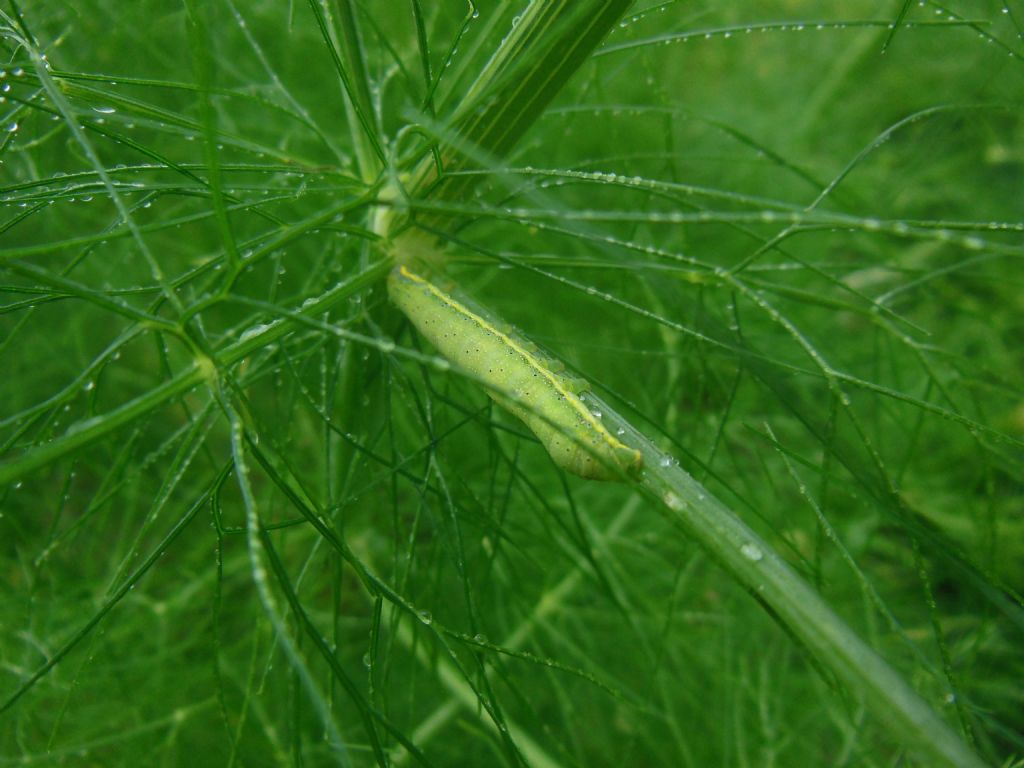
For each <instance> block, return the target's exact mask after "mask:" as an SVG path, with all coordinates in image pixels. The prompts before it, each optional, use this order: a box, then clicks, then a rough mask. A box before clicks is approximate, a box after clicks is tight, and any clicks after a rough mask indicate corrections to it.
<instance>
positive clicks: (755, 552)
mask: <svg viewBox="0 0 1024 768" xmlns="http://www.w3.org/2000/svg"><path fill="white" fill-rule="evenodd" d="M740 554H741V555H743V556H744V557H745V558H747V560H750V561H751V562H754V563H756V562H758V561H759V560H760V559H761V558H763V557H764V553H763V552H762V551H761V548H760V547H758V546H757V545H756V544H744V545H743V546H742V547H740Z"/></svg>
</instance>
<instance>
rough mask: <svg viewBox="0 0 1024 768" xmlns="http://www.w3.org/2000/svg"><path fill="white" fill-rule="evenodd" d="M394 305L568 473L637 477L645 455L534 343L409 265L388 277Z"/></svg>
mask: <svg viewBox="0 0 1024 768" xmlns="http://www.w3.org/2000/svg"><path fill="white" fill-rule="evenodd" d="M388 294H389V295H390V296H391V300H392V301H393V302H394V303H395V304H396V305H398V307H399V309H401V310H402V312H404V313H405V315H406V316H407V317H408V318H409V319H410V320H411V321H412V323H413V325H415V326H416V328H417V330H419V332H420V333H421V334H423V336H425V337H426V338H427V340H428V341H430V343H431V344H433V345H434V346H435V347H436V348H437V350H438V351H439V352H440V353H441V354H442V355H444V356H445V357H446V358H447V359H448V360H450V361H451V362H453V363H455V364H456V365H458V366H459V367H460V368H462V369H464V370H466V371H469V372H470V373H473V374H475V375H476V376H478V377H480V379H481V380H482V381H483V382H485V386H486V388H487V393H488V394H489V395H490V396H491V398H492V399H493V400H494V401H495V402H496V403H498V404H499V405H500V406H502V407H503V408H505V409H506V410H508V411H509V412H510V413H512V414H513V415H514V416H516V417H517V418H519V419H521V420H522V421H523V423H525V424H526V426H528V427H529V428H530V429H531V430H533V433H534V434H535V435H536V436H537V437H538V438H539V439H540V441H541V443H542V444H543V445H544V447H545V448H546V449H547V451H548V453H549V454H550V455H551V458H552V459H553V460H554V462H555V464H557V465H558V466H559V467H561V468H562V469H564V470H566V471H567V472H572V473H573V474H575V475H579V476H580V477H585V478H589V479H592V480H621V479H622V477H623V474H625V475H631V476H636V475H637V474H638V473H639V471H640V468H641V467H642V465H643V459H642V458H641V456H640V452H639V451H637V450H634V449H633V448H630V447H628V446H626V445H624V444H623V443H622V442H621V441H619V440H617V439H615V437H613V436H612V435H611V434H610V433H609V432H608V430H607V429H606V428H605V427H604V425H603V424H602V423H601V421H600V420H599V419H598V418H597V417H596V416H595V415H594V414H593V413H591V412H590V409H589V408H587V406H586V404H584V403H583V401H582V400H580V398H579V395H580V394H582V393H583V392H585V391H587V390H588V389H589V387H588V385H587V383H586V382H584V381H580V380H578V379H572V378H570V377H568V376H566V375H564V374H562V373H559V372H558V371H556V370H552V365H551V363H550V362H549V361H547V360H544V359H543V358H542V357H540V356H539V355H538V354H537V353H536V351H535V350H534V349H532V348H531V345H530V344H529V343H528V342H525V341H523V340H522V339H518V338H516V337H514V336H512V335H510V334H508V333H505V332H503V331H501V330H499V329H498V328H496V327H494V325H493V324H492V323H490V322H488V321H487V319H485V318H483V317H481V316H480V315H479V314H478V313H476V312H474V311H472V310H471V309H469V308H468V307H466V306H465V305H463V304H462V303H460V302H459V301H457V300H456V299H454V298H453V297H451V296H449V295H448V294H447V293H445V292H444V291H442V290H441V289H440V288H438V287H437V286H436V285H434V284H433V283H431V282H430V281H429V280H427V279H426V278H425V277H422V276H420V275H418V274H416V273H415V272H413V271H412V270H411V269H409V268H408V267H407V266H405V265H401V266H398V267H396V268H395V269H393V270H392V271H391V274H390V276H389V277H388Z"/></svg>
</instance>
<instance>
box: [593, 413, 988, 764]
mask: <svg viewBox="0 0 1024 768" xmlns="http://www.w3.org/2000/svg"><path fill="white" fill-rule="evenodd" d="M585 399H586V400H587V401H588V402H589V403H590V404H591V405H592V406H593V407H594V408H596V409H598V410H600V412H601V413H602V414H603V416H604V421H605V423H606V424H607V425H608V426H609V427H610V428H613V429H616V430H617V429H620V428H621V429H623V430H625V432H626V434H627V436H628V437H627V438H626V442H628V443H629V444H630V445H634V446H636V447H637V448H639V449H640V451H641V453H642V454H643V457H644V465H645V466H644V471H643V473H642V475H641V478H640V480H639V481H638V485H639V486H640V487H641V488H642V489H643V490H644V491H646V492H647V493H649V494H651V495H653V496H654V497H656V498H657V499H658V500H659V501H660V503H661V507H662V508H663V510H665V512H666V513H667V515H668V517H669V518H670V519H671V520H672V521H673V522H674V523H675V524H676V525H677V526H678V527H679V528H680V529H681V530H682V531H683V532H684V533H685V534H686V535H687V536H689V537H690V538H692V539H693V540H694V541H696V542H697V543H698V544H700V546H701V547H702V548H703V549H704V550H705V551H706V552H707V553H708V554H709V555H710V556H711V557H712V558H713V559H714V560H716V561H717V562H718V563H719V565H721V566H722V567H723V568H724V569H725V570H726V571H727V572H728V573H729V575H730V576H732V577H733V578H734V579H735V580H736V581H737V582H739V583H740V584H742V585H743V586H744V587H745V588H746V589H747V590H749V591H750V593H751V594H752V595H754V596H755V597H756V598H757V600H758V601H759V602H761V603H763V604H764V605H765V606H766V607H767V608H768V609H770V610H771V611H772V612H773V614H774V615H775V616H776V617H777V618H778V619H779V620H780V621H781V622H782V623H783V625H784V626H785V627H786V629H787V630H789V631H790V632H791V633H792V634H793V636H794V637H796V638H797V639H798V640H799V641H800V642H801V643H803V645H804V646H805V647H806V648H807V650H808V651H810V653H811V654H812V655H813V656H814V658H815V659H816V660H818V661H819V662H821V663H822V664H823V665H825V666H826V667H827V668H828V669H829V670H831V671H832V672H833V673H834V674H835V675H836V677H837V678H839V680H841V681H842V682H843V683H844V684H845V685H846V686H848V688H849V689H850V690H851V691H853V692H854V693H856V694H857V695H858V696H860V697H862V699H863V701H864V703H865V705H866V706H867V707H868V710H869V711H870V712H872V713H873V715H874V717H875V718H876V720H877V722H879V723H880V724H882V725H883V726H884V727H885V728H886V729H887V730H888V731H889V733H890V735H891V736H892V738H893V740H894V741H896V742H897V743H900V744H903V745H905V746H906V747H907V748H908V749H909V750H912V751H913V752H915V753H917V754H919V755H920V756H922V757H923V758H927V764H928V765H932V766H955V767H956V768H983V766H984V765H985V763H984V762H982V760H981V759H980V758H979V757H978V756H977V755H976V754H974V753H973V752H972V751H971V750H970V749H969V748H968V746H967V745H966V744H965V743H964V741H963V740H961V739H960V738H959V737H958V736H957V735H956V734H955V733H954V732H953V730H952V729H951V728H950V727H949V726H948V725H947V724H946V723H945V722H944V721H943V720H942V719H941V718H940V717H939V716H938V715H937V714H936V713H935V712H934V710H933V709H932V708H931V707H929V706H928V704H926V703H925V702H924V700H923V699H922V698H921V697H920V696H919V695H918V694H917V693H916V692H915V691H914V690H913V689H911V688H910V686H908V685H907V684H906V683H905V682H904V680H903V678H902V677H900V675H899V674H897V672H896V671H895V670H894V669H893V668H892V667H890V666H889V665H888V664H887V663H886V662H885V660H884V659H882V658H881V657H880V656H879V655H878V654H877V653H875V651H873V650H872V649H871V648H870V647H869V646H868V645H867V644H866V643H865V642H864V641H863V640H861V639H860V638H859V637H858V636H857V635H856V633H855V632H854V631H853V630H852V629H851V628H850V627H849V626H847V625H846V623H845V622H844V621H843V620H842V619H841V618H840V617H839V616H838V615H836V614H835V612H833V611H832V609H830V608H829V607H828V605H827V604H826V602H825V601H824V599H822V597H821V596H820V595H819V594H818V593H817V592H816V591H814V590H813V589H812V588H811V587H810V585H808V584H807V582H806V581H805V580H804V579H802V578H801V577H800V576H799V575H798V574H797V573H796V572H795V571H794V570H793V569H792V568H791V567H790V566H789V564H788V563H787V562H786V561H785V560H784V559H782V558H781V557H780V556H779V555H778V554H777V553H776V552H775V551H774V549H773V548H772V547H771V546H770V545H769V544H768V543H767V542H765V541H764V539H762V538H761V537H760V536H759V535H758V534H757V533H755V532H754V531H753V530H752V529H751V528H749V527H748V526H747V525H746V523H744V522H743V521H742V520H741V519H740V518H739V517H737V516H736V514H735V513H733V512H732V510H730V509H729V508H728V507H726V506H725V505H724V504H723V503H722V502H720V501H719V500H718V499H716V498H715V497H714V496H712V495H711V494H710V493H709V492H708V491H707V489H706V488H704V486H703V485H701V484H700V483H699V482H698V481H697V480H696V479H694V478H693V476H691V475H690V474H689V473H688V472H686V470H684V469H683V468H682V467H680V466H679V465H678V463H677V462H675V461H674V460H672V459H671V458H669V457H666V456H665V454H664V453H663V452H662V451H660V450H658V448H657V447H656V446H655V445H654V443H653V442H652V441H651V440H649V439H648V438H647V437H645V436H644V435H643V434H642V433H640V432H639V431H637V430H636V429H634V428H633V427H632V426H631V425H630V424H629V423H628V422H627V421H626V420H625V419H624V418H623V417H622V416H620V415H619V414H617V413H616V412H615V411H614V409H613V408H612V407H611V406H610V405H608V403H605V402H603V401H602V400H600V398H598V397H596V396H594V395H592V394H587V395H586V396H585Z"/></svg>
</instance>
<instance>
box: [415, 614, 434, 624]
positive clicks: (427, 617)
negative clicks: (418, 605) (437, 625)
mask: <svg viewBox="0 0 1024 768" xmlns="http://www.w3.org/2000/svg"><path fill="white" fill-rule="evenodd" d="M419 616H420V621H422V622H423V623H424V624H426V625H427V626H428V627H429V626H430V625H431V624H433V623H434V617H433V615H432V614H431V613H430V611H420V614H419Z"/></svg>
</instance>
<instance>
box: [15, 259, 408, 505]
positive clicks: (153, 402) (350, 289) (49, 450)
mask: <svg viewBox="0 0 1024 768" xmlns="http://www.w3.org/2000/svg"><path fill="white" fill-rule="evenodd" d="M390 268H391V262H390V261H389V260H386V259H385V260H381V261H378V262H375V263H374V264H372V265H370V266H369V267H367V268H366V269H364V270H363V271H362V272H360V273H359V274H357V275H356V276H355V277H352V278H350V279H348V280H346V281H345V282H343V283H340V284H339V285H337V286H335V287H334V288H332V289H331V290H330V291H328V292H327V293H325V294H323V295H322V296H321V297H320V298H318V299H317V300H316V301H313V302H310V303H309V304H306V305H304V306H303V307H302V308H301V309H300V310H298V311H297V312H296V313H295V315H296V317H295V318H294V319H292V318H288V317H282V318H280V319H279V320H277V321H276V322H274V323H272V324H269V325H265V326H263V327H262V329H260V330H257V331H254V332H253V333H251V334H248V335H246V336H245V338H242V339H239V340H238V341H236V342H234V343H232V344H230V345H229V346H227V347H226V348H224V349H223V350H222V351H220V352H219V353H218V354H217V361H216V363H214V362H213V361H211V360H208V359H201V358H196V359H195V361H194V362H193V363H192V364H191V365H190V366H189V367H188V368H185V369H184V370H183V371H181V372H179V373H177V374H176V375H175V376H174V377H173V378H171V379H169V380H168V381H165V382H164V383H163V384H160V385H159V386H157V387H154V388H153V389H151V390H150V391H148V392H146V393H145V394H143V395H140V396H139V397H137V398H135V399H134V400H130V401H129V402H127V403H125V404H124V405H122V406H120V407H118V408H115V409H114V410H112V411H108V412H107V413H104V414H102V415H100V416H96V417H94V418H91V419H87V420H85V421H80V422H78V423H77V424H75V425H73V426H72V427H71V428H70V429H68V431H67V432H65V433H64V434H63V435H62V436H61V437H58V438H57V439H56V440H53V441H52V442H49V443H44V444H43V445H41V446H39V447H38V448H36V449H35V450H33V451H30V452H28V453H26V454H24V455H22V456H19V457H18V458H16V459H13V460H11V461H8V462H5V463H3V464H0V486H4V485H7V484H8V483H13V482H14V481H16V480H18V479H20V478H22V477H24V476H25V475H27V474H28V473H29V472H32V471H33V470H36V469H39V468H41V467H44V466H46V465H47V464H50V463H52V462H54V461H57V460H59V459H61V458H62V457H64V456H66V455H67V454H69V453H71V452H72V451H75V450H77V449H79V448H82V447H84V446H86V445H89V444H90V443H93V442H95V441H96V440H99V439H100V438H102V437H103V436H105V435H108V434H110V433H111V432H113V431H114V430H115V429H117V428H118V427H121V426H124V425H125V424H130V423H131V422H133V421H135V420H137V419H139V418H141V417H142V416H145V415H146V414H147V413H150V412H151V411H153V410H155V409H157V408H159V407H160V406H162V405H164V404H165V403H167V402H169V401H171V400H173V399H174V398H176V397H180V396H181V395H183V394H185V393H186V392H188V391H189V390H190V389H192V388H193V387H196V386H199V385H200V384H202V383H204V382H207V381H212V380H213V379H215V377H216V371H217V370H218V369H223V368H224V367H225V366H229V365H232V364H233V363H237V362H238V361H239V360H241V359H243V358H244V357H247V356H248V355H250V354H252V353H253V352H255V351H256V350H258V349H261V348H263V347H265V346H266V345H268V344H272V343H273V342H275V341H277V340H278V339H280V338H281V337H283V336H285V335H287V334H289V333H291V332H292V331H294V330H295V329H296V328H297V327H299V326H300V325H301V323H302V319H303V318H310V317H315V316H317V315H320V314H322V313H324V312H326V311H327V310H329V309H330V308H331V307H333V306H335V305H337V304H338V303H339V302H342V301H344V300H345V299H347V298H348V297H349V296H352V295H353V294H356V293H359V292H360V291H362V290H364V289H366V288H368V287H369V286H371V285H373V284H374V283H376V282H378V281H380V280H382V279H383V278H384V276H385V275H387V272H388V270H389V269H390Z"/></svg>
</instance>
